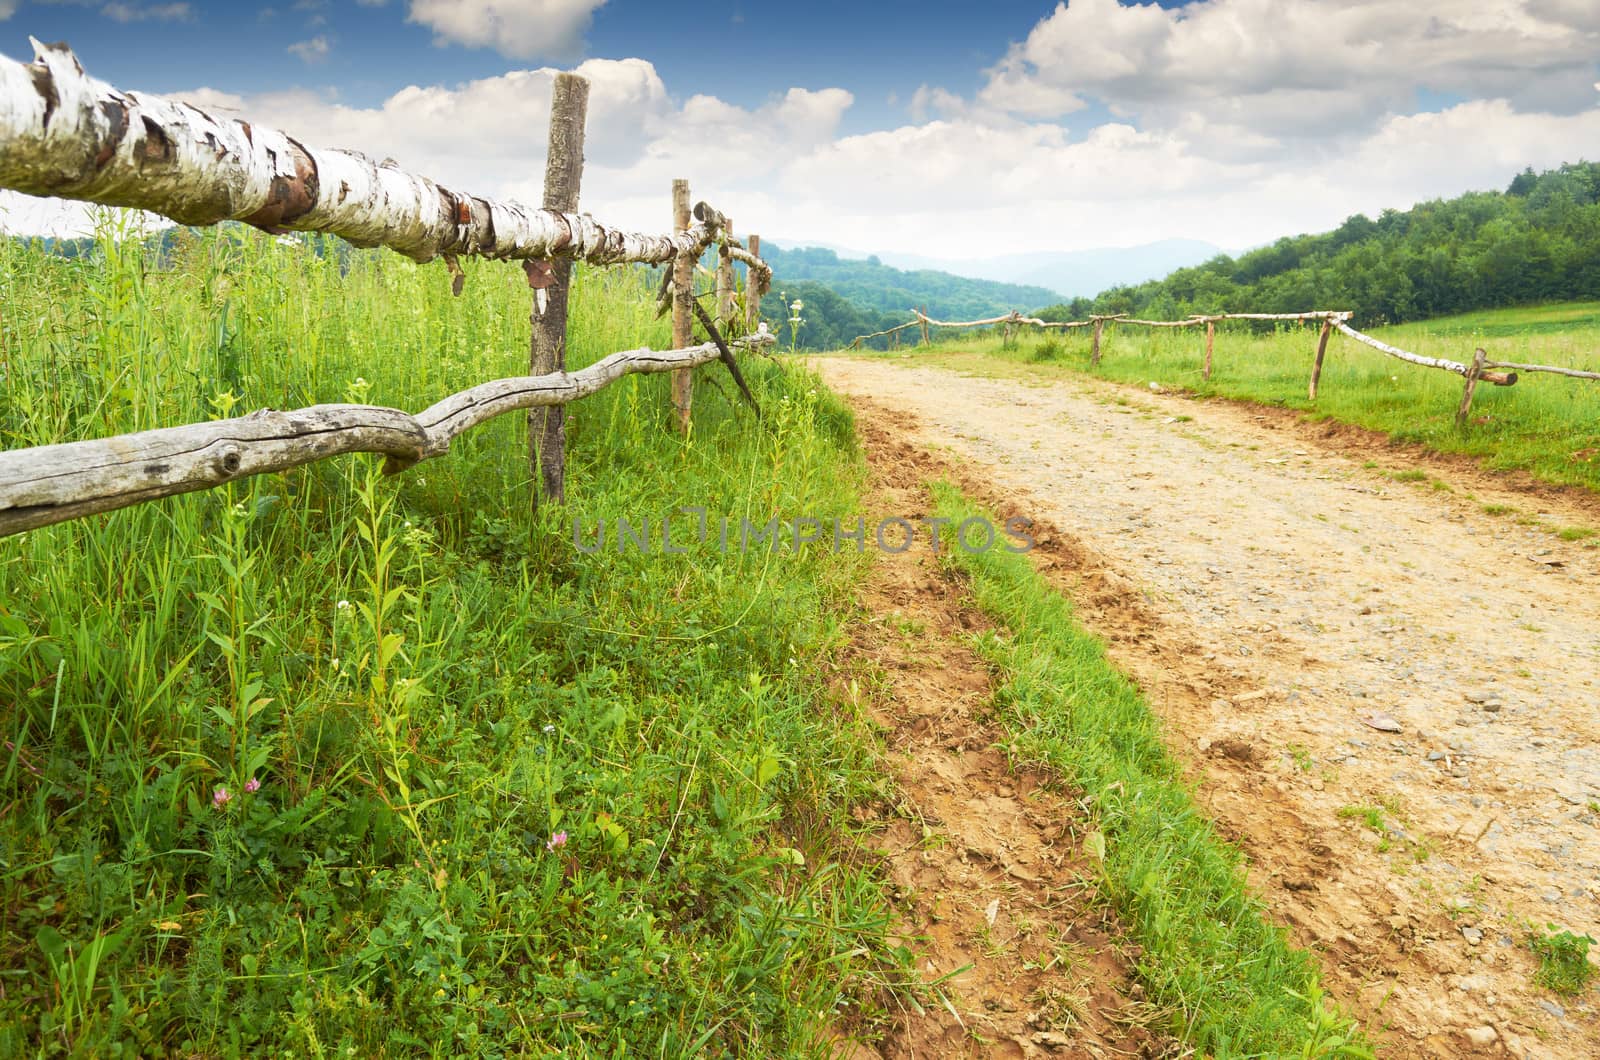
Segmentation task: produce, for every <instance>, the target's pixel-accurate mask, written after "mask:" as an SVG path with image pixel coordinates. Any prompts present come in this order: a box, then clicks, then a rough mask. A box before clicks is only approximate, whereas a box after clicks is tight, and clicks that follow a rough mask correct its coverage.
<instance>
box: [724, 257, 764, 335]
mask: <svg viewBox="0 0 1600 1060" xmlns="http://www.w3.org/2000/svg"><path fill="white" fill-rule="evenodd" d="M733 260H735V261H742V262H744V263H745V269H746V271H745V276H744V330H745V332H746V333H747V334H748V333H750V332H753V331H755V329H756V321H758V320H760V319H761V296H762V295H764V294H766V293H767V288H768V287H769V286H770V285H771V284H772V270H771V269H768V268H767V263H766V262H764V261H762V260H761V237H760V236H758V235H756V234H755V233H754V232H752V233H751V234H750V250H749V252H748V254H746V256H745V257H740V256H739V255H738V254H737V253H736V254H734V258H733ZM755 263H760V266H761V268H763V269H766V279H765V280H762V279H760V278H759V277H758V274H757V272H756V264H755Z"/></svg>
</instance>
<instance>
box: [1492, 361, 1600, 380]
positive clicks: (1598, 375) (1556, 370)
mask: <svg viewBox="0 0 1600 1060" xmlns="http://www.w3.org/2000/svg"><path fill="white" fill-rule="evenodd" d="M1483 366H1484V367H1485V368H1509V369H1511V370H1512V371H1514V372H1551V373H1553V374H1555V375H1565V376H1571V377H1572V378H1573V379H1600V372H1585V371H1583V370H1582V369H1579V368H1562V367H1559V366H1557V365H1550V364H1513V363H1512V362H1510V361H1485V362H1483ZM1484 378H1488V376H1487V375H1486V376H1485V377H1484Z"/></svg>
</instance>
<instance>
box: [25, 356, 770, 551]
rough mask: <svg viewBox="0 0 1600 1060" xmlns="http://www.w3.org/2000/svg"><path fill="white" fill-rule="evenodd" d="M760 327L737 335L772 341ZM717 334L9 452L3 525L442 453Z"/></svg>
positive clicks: (393, 465) (667, 363)
mask: <svg viewBox="0 0 1600 1060" xmlns="http://www.w3.org/2000/svg"><path fill="white" fill-rule="evenodd" d="M775 341H776V339H775V337H774V336H772V335H769V334H765V333H762V334H758V335H754V336H751V337H749V338H747V339H742V340H740V341H738V342H736V343H734V344H733V345H735V346H744V347H749V348H753V347H756V346H760V345H770V344H771V343H773V342H775ZM721 356H722V351H721V350H719V348H718V346H717V344H716V343H714V342H706V343H702V344H700V345H698V346H690V347H688V348H685V349H675V350H661V351H656V350H649V349H638V350H627V351H623V352H620V353H613V354H611V355H610V356H609V357H605V358H603V359H601V360H599V361H597V362H595V363H594V364H592V365H590V366H589V367H588V368H585V369H583V370H582V371H579V372H573V373H571V374H568V373H566V372H555V373H552V374H549V375H542V376H519V377H515V378H511V379H498V380H495V381H494V382H490V383H482V384H480V385H478V386H475V387H472V388H471V389H469V390H464V391H462V392H461V393H459V394H452V395H451V396H450V397H447V398H445V399H444V400H443V401H440V402H439V403H437V404H435V405H432V406H430V407H429V408H427V409H425V410H423V411H422V412H419V413H417V414H416V415H415V416H412V415H409V414H407V413H405V412H402V411H400V410H398V409H389V408H380V407H377V406H372V405H314V406H312V407H311V408H305V409H298V410H295V411H292V412H274V411H272V410H270V409H263V410H261V411H259V412H253V413H251V414H250V415H248V416H243V417H240V418H237V419H231V420H220V421H212V422H208V423H196V424H190V425H188V426H184V427H165V428H162V429H160V430H154V431H141V432H139V433H137V434H125V435H121V436H119V437H116V438H106V439H101V440H96V441H87V442H66V443H62V444H59V445H44V446H38V447H36V448H33V449H17V450H12V451H9V452H0V537H3V536H5V535H7V534H15V533H18V532H20V531H23V530H31V529H33V528H35V527H40V526H49V525H50V524H51V523H60V522H65V521H66V520H68V519H77V518H81V517H83V516H85V515H93V514H94V513H96V512H107V511H111V510H113V509H116V508H126V507H127V506H129V505H131V504H138V503H140V502H142V501H149V500H155V499H157V498H159V497H170V496H173V495H175V494H179V493H190V492H193V491H195V490H203V489H210V488H211V487H213V486H219V485H221V484H223V483H224V482H231V481H233V480H235V479H240V478H246V477H248V476H251V475H260V474H265V473H267V472H270V471H283V470H286V469H288V468H292V467H298V466H300V465H301V464H308V463H311V462H312V461H315V460H321V459H324V458H325V457H330V456H337V455H339V454H340V453H382V454H384V455H385V456H387V457H388V458H389V464H388V466H387V470H389V471H391V472H393V471H403V470H404V469H406V468H408V467H410V466H411V465H412V464H415V463H417V462H418V461H421V460H427V459H430V458H432V457H436V456H442V455H444V454H445V453H447V452H449V450H450V442H451V440H452V439H453V438H455V437H456V436H457V435H459V434H462V433H464V432H465V431H467V430H470V429H471V428H473V427H476V426H477V425H478V424H480V423H483V422H485V421H486V420H490V419H493V418H494V417H496V416H500V415H504V414H505V413H507V412H513V411H516V410H518V409H527V408H536V407H540V406H552V405H564V404H566V403H567V402H569V401H576V400H578V399H579V398H582V397H586V396H588V395H589V394H593V393H594V392H595V391H597V390H600V389H601V388H602V387H605V386H606V385H608V384H610V383H612V382H615V381H616V380H618V379H621V378H622V377H623V376H626V375H630V374H633V373H636V372H646V373H648V372H670V371H675V370H677V369H680V368H685V367H693V366H695V365H700V364H705V363H706V362H708V361H713V360H716V359H717V358H719V357H721Z"/></svg>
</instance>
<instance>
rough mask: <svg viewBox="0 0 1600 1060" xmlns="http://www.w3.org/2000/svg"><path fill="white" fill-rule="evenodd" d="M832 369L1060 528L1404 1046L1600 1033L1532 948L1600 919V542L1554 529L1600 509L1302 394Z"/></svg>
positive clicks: (1588, 1043) (848, 391) (1046, 561)
mask: <svg viewBox="0 0 1600 1060" xmlns="http://www.w3.org/2000/svg"><path fill="white" fill-rule="evenodd" d="M814 364H815V367H816V368H817V370H818V371H819V372H821V374H822V376H823V378H824V379H825V380H826V381H827V382H828V384H829V385H830V386H832V387H833V388H835V389H836V390H838V391H839V392H840V393H842V394H845V395H846V396H848V397H849V398H850V399H851V401H852V403H853V404H854V405H855V406H856V408H857V409H858V414H859V415H860V416H861V417H862V418H863V420H864V422H865V423H866V424H868V425H870V427H871V429H873V430H876V431H879V432H881V433H882V434H883V435H884V436H886V437H890V438H894V439H896V440H898V441H903V442H908V443H911V444H912V445H914V446H915V447H916V448H917V449H919V450H920V451H922V452H924V453H927V454H929V456H930V459H932V460H934V461H935V462H939V461H941V460H942V461H943V462H944V464H945V467H946V470H947V471H948V472H949V473H951V474H954V475H956V476H957V477H960V478H962V479H963V481H964V484H965V485H966V486H967V487H968V489H969V490H970V491H972V492H975V493H978V494H980V495H981V496H982V497H984V498H985V499H987V500H989V501H990V502H991V503H993V504H995V505H996V506H998V507H1000V508H1002V509H1003V510H1004V511H1006V512H1008V513H1011V512H1014V513H1017V514H1022V515H1026V516H1028V517H1030V518H1033V519H1034V520H1036V521H1037V522H1038V523H1039V524H1040V527H1041V535H1042V544H1043V547H1041V548H1040V549H1039V550H1038V551H1037V553H1036V555H1037V557H1038V559H1039V561H1040V564H1041V569H1043V570H1044V571H1045V572H1046V573H1047V575H1048V576H1049V577H1051V578H1052V579H1054V580H1055V581H1056V582H1057V583H1058V584H1059V585H1060V586H1061V588H1062V589H1063V591H1064V592H1066V593H1068V594H1069V595H1070V596H1072V597H1073V598H1074V600H1075V601H1076V602H1077V603H1078V605H1079V607H1080V612H1081V614H1082V617H1083V618H1084V620H1085V622H1086V623H1087V624H1089V625H1090V626H1091V627H1092V628H1094V629H1095V630H1096V631H1097V632H1098V633H1100V634H1101V635H1102V636H1103V637H1105V638H1106V640H1107V641H1108V643H1109V644H1110V645H1111V647H1112V653H1113V657H1114V658H1115V659H1116V660H1117V662H1118V663H1119V665H1121V666H1123V667H1124V668H1125V669H1126V670H1127V671H1128V672H1129V673H1130V674H1131V675H1132V676H1133V677H1134V678H1135V679H1136V680H1138V681H1139V682H1140V684H1141V685H1142V686H1143V687H1144V688H1145V690H1146V692H1147V694H1148V695H1149V697H1150V700H1151V702H1152V705H1153V706H1154V707H1155V709H1156V710H1157V711H1158V713H1160V714H1161V716H1162V717H1163V720H1164V721H1165V722H1166V724H1167V726H1168V730H1169V733H1170V742H1171V743H1172V746H1173V747H1174V749H1175V750H1176V751H1177V752H1178V753H1179V754H1180V755H1182V756H1184V757H1185V758H1186V759H1187V760H1188V761H1190V762H1191V763H1192V764H1193V766H1194V769H1195V771H1196V777H1197V779H1198V780H1199V781H1200V784H1201V786H1200V789H1199V797H1200V800H1201V802H1202V804H1204V805H1205V806H1206V807H1207V808H1208V810H1209V812H1210V813H1211V814H1212V815H1213V816H1214V817H1215V819H1216V820H1217V821H1218V823H1219V826H1220V827H1221V828H1222V829H1223V831H1224V832H1225V833H1227V834H1228V835H1230V836H1231V837H1232V838H1234V839H1235V840H1236V841H1238V842H1239V843H1240V844H1241V845H1242V846H1243V847H1244V849H1245V850H1246V852H1247V853H1248V854H1249V856H1250V858H1251V860H1252V862H1253V864H1254V873H1253V875H1254V880H1255V883H1256V884H1257V886H1258V887H1259V888H1260V890H1261V892H1262V893H1263V894H1264V895H1265V896H1266V897H1267V898H1268V901H1269V903H1270V904H1271V906H1272V908H1273V909H1274V911H1275V912H1276V913H1277V915H1279V916H1280V917H1281V918H1282V919H1283V921H1284V922H1285V923H1286V924H1288V925H1289V926H1290V927H1291V930H1292V931H1293V932H1294V933H1295V935H1296V937H1297V938H1298V940H1299V941H1300V942H1301V943H1302V944H1304V945H1306V946H1308V947H1311V948H1312V949H1314V950H1316V951H1317V952H1319V953H1320V954H1322V957H1323V961H1324V966H1325V967H1326V968H1327V972H1328V979H1329V986H1330V989H1331V990H1332V991H1333V992H1334V993H1335V994H1336V996H1338V997H1339V998H1340V1000H1341V1001H1343V1002H1344V1003H1345V1004H1346V1005H1348V1006H1350V1007H1351V1008H1352V1010H1354V1011H1355V1012H1356V1013H1357V1014H1358V1015H1359V1016H1361V1017H1362V1018H1363V1019H1364V1020H1365V1021H1366V1023H1367V1024H1368V1026H1369V1028H1370V1029H1371V1030H1372V1032H1373V1033H1374V1034H1375V1035H1376V1036H1377V1037H1379V1038H1380V1039H1381V1040H1382V1041H1384V1042H1385V1044H1386V1046H1387V1048H1386V1049H1385V1052H1386V1054H1388V1055H1397V1056H1405V1055H1417V1056H1455V1055H1470V1054H1476V1053H1481V1054H1482V1055H1503V1054H1507V1053H1509V1054H1511V1055H1517V1056H1551V1057H1567V1056H1594V1055H1600V1019H1597V1013H1596V1007H1595V994H1594V992H1593V991H1592V990H1591V991H1590V992H1589V993H1588V994H1587V995H1584V996H1582V997H1580V998H1577V999H1570V998H1563V997H1559V996H1557V995H1555V994H1553V993H1551V992H1549V991H1548V990H1545V989H1543V988H1542V987H1539V986H1537V985H1536V984H1535V983H1534V981H1533V976H1534V972H1535V970H1536V968H1537V961H1536V960H1535V958H1534V956H1533V954H1532V952H1531V951H1530V949H1529V947H1528V945H1527V940H1528V938H1529V935H1530V932H1532V931H1545V930H1549V926H1550V925H1556V926H1557V927H1559V928H1561V929H1568V930H1572V931H1575V932H1579V933H1587V934H1589V935H1593V936H1597V937H1600V742H1597V739H1596V737H1597V732H1600V688H1597V685H1596V680H1597V661H1600V550H1596V549H1594V548H1592V547H1587V546H1588V542H1586V541H1584V540H1564V539H1563V538H1562V537H1560V536H1558V534H1557V533H1556V532H1555V531H1556V530H1558V529H1560V528H1569V527H1584V526H1600V505H1596V504H1594V503H1593V501H1592V500H1591V499H1586V498H1584V497H1582V496H1577V495H1570V494H1561V493H1557V492H1555V491H1545V492H1537V491H1534V492H1530V491H1529V490H1528V489H1525V488H1518V486H1519V484H1518V483H1516V482H1514V481H1512V480H1508V479H1506V478H1503V477H1499V476H1495V475H1493V474H1489V473H1485V472H1482V471H1480V470H1477V469H1476V468H1474V467H1472V466H1470V465H1466V464H1463V463H1461V462H1459V461H1442V460H1439V461H1433V462H1431V463H1429V462H1424V463H1423V464H1422V465H1421V470H1419V468H1418V464H1417V458H1415V457H1413V456H1410V455H1408V454H1407V453H1406V452H1404V451H1400V450H1395V449H1391V448H1388V447H1385V446H1383V445H1381V444H1379V443H1377V442H1375V441H1374V440H1372V439H1371V438H1369V437H1366V436H1364V435H1360V434H1359V433H1356V432H1351V431H1348V430H1344V429H1336V428H1332V427H1323V426H1317V425H1307V424H1303V423H1300V422H1299V421H1298V420H1296V419H1294V418H1293V417H1291V416H1289V415H1287V414H1283V413H1281V412H1279V411H1278V410H1259V409H1252V408H1250V407H1247V406H1239V405H1233V404H1228V403H1222V402H1198V401H1193V400H1188V399H1185V398H1183V397H1180V396H1175V395H1170V394H1164V393H1153V392H1144V391H1140V390H1136V389H1133V388H1128V387H1121V386H1116V385H1114V384H1106V383H1101V382H1099V381H1095V380H1090V379H1083V378H1073V379H1065V380H1053V381H1051V382H1050V383H1049V384H1048V385H1027V384H1025V383H1022V382H1019V381H1016V380H999V379H990V378H977V377H970V376H962V375H958V374H956V373H954V372H951V371H948V370H943V369H938V368H932V367H923V366H915V365H911V364H908V363H906V362H905V361H886V360H865V359H859V360H857V359H845V358H824V359H818V360H816V361H815V362H814ZM1568 536H1575V535H1573V534H1571V533H1570V532H1569V535H1568ZM1590 540H1593V539H1590ZM1596 956H1600V955H1596Z"/></svg>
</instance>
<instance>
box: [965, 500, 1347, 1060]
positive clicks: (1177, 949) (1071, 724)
mask: <svg viewBox="0 0 1600 1060" xmlns="http://www.w3.org/2000/svg"><path fill="white" fill-rule="evenodd" d="M934 496H935V502H936V504H935V506H936V508H937V509H938V514H939V515H940V516H944V517H946V518H948V519H950V520H951V521H952V522H953V523H954V524H956V525H959V524H960V522H961V521H962V520H965V519H968V518H972V517H975V516H983V517H985V518H992V517H991V516H989V515H988V514H987V513H985V512H983V511H982V510H981V509H980V508H978V507H976V506H975V505H973V504H972V503H971V502H969V501H968V500H966V499H965V498H964V497H963V496H962V495H961V494H960V493H959V492H958V491H957V490H956V489H955V488H953V487H951V486H949V485H945V484H939V485H936V487H935V490H934ZM950 555H951V559H950V562H952V563H954V564H956V565H957V567H958V568H959V569H960V570H962V571H964V572H965V573H966V575H967V576H968V578H969V580H970V589H971V592H972V595H973V597H974V599H975V600H976V602H977V604H978V606H980V607H981V608H982V609H983V610H984V611H985V612H987V613H988V614H989V615H991V616H992V617H993V618H994V619H995V620H996V621H998V622H1000V623H1001V624H1002V625H1003V626H1004V627H1005V629H1004V631H1002V632H997V633H986V634H983V635H981V636H979V637H978V638H977V640H976V644H977V647H978V650H979V651H980V652H981V654H982V655H983V656H984V658H985V659H986V660H988V662H989V663H990V665H991V666H992V667H993V668H994V670H995V672H996V675H997V677H996V680H997V685H998V690H997V692H996V694H995V706H996V709H997V711H998V713H999V715H1000V717H1001V720H1002V721H1003V723H1004V724H1005V726H1006V728H1007V730H1008V733H1009V739H1010V741H1011V746H1010V750H1011V751H1012V753H1013V754H1017V755H1020V756H1022V757H1025V758H1027V759H1030V760H1033V761H1039V762H1043V763H1046V764H1047V765H1049V766H1050V767H1051V768H1053V769H1055V770H1057V771H1059V772H1060V773H1061V775H1062V776H1063V777H1064V778H1065V779H1066V780H1067V782H1069V783H1070V784H1072V785H1073V786H1074V787H1076V788H1078V789H1080V790H1081V791H1082V793H1083V800H1082V801H1083V802H1084V804H1085V805H1086V806H1088V807H1089V808H1090V812H1091V814H1092V816H1093V817H1094V819H1095V824H1096V828H1097V831H1096V832H1094V833H1091V834H1090V835H1089V836H1088V837H1087V840H1086V842H1085V846H1086V848H1087V849H1089V850H1090V851H1091V852H1097V851H1098V852H1101V853H1103V860H1102V869H1103V875H1104V881H1103V886H1102V892H1103V893H1104V894H1105V895H1106V896H1107V897H1108V898H1109V899H1110V901H1111V903H1112V905H1113V907H1114V908H1115V909H1116V910H1117V912H1118V913H1119V914H1120V915H1121V917H1122V919H1123V922H1124V924H1125V925H1126V926H1127V928H1128V929H1129V930H1130V932H1131V934H1132V937H1133V939H1134V941H1136V942H1138V943H1139V944H1140V945H1141V946H1142V947H1143V955H1142V956H1141V957H1140V958H1139V959H1138V961H1137V962H1136V971H1137V974H1138V975H1139V976H1140V978H1141V979H1142V980H1143V981H1144V982H1145V984H1146V986H1147V990H1148V994H1149V997H1150V998H1151V1000H1152V1002H1153V1003H1155V1004H1157V1005H1160V1006H1165V1007H1168V1008H1170V1010H1171V1011H1172V1012H1173V1014H1174V1015H1173V1025H1172V1030H1173V1031H1174V1032H1175V1033H1177V1034H1179V1035H1181V1036H1182V1037H1183V1038H1184V1039H1185V1040H1187V1041H1189V1042H1191V1043H1192V1044H1194V1045H1195V1046H1196V1047H1198V1048H1199V1049H1200V1050H1202V1051H1203V1052H1205V1053H1207V1054H1209V1055H1214V1056H1217V1057H1236V1056H1271V1057H1283V1056H1304V1057H1317V1056H1352V1057H1354V1056H1365V1055H1369V1054H1368V1053H1367V1051H1366V1048H1365V1046H1364V1045H1362V1044H1361V1041H1360V1037H1359V1035H1358V1034H1357V1033H1356V1031H1355V1030H1354V1029H1353V1027H1352V1026H1351V1025H1350V1023H1349V1022H1348V1021H1347V1020H1346V1019H1344V1018H1343V1017H1341V1016H1338V1015H1337V1014H1335V1013H1333V1012H1331V1011H1330V1010H1329V1009H1327V1008H1326V1007H1325V1006H1324V1005H1323V1003H1322V1001H1321V995H1320V990H1319V986H1318V975H1317V971H1316V966H1315V963H1314V962H1313V961H1312V960H1311V959H1310V958H1309V957H1308V956H1307V955H1306V954H1305V953H1303V952H1301V951H1299V950H1297V949H1295V948H1294V947H1293V946H1291V945H1290V944H1289V942H1288V941H1287V940H1286V938H1285V936H1284V933H1283V931H1282V930H1281V929H1280V928H1278V927H1276V926H1273V925H1272V924H1271V923H1270V922H1269V921H1268V918H1267V916H1266V911H1265V908H1264V906H1263V904H1262V902H1261V900H1260V899H1259V898H1257V897H1256V896H1255V895H1254V894H1252V893H1251V890H1250V888H1249V886H1248V884H1247V882H1246V879H1245V874H1244V869H1243V864H1242V858H1241V856H1240V854H1239V852H1238V851H1237V850H1235V849H1234V848H1233V847H1231V846H1230V845H1229V844H1227V843H1226V842H1224V841H1223V840H1222V839H1221V838H1219V837H1218V836H1217V834H1216V832H1215V830H1214V829H1213V828H1212V826H1211V824H1210V823H1209V822H1208V821H1207V820H1206V818H1205V817H1204V816H1202V815H1201V814H1200V812H1199V811H1198V810H1197V809H1196V808H1195V805H1194V801H1193V799H1192V797H1191V795H1190V793H1189V790H1188V788H1187V787H1186V785H1185V783H1184V780H1183V775H1182V770H1181V768H1180V767H1179V765H1178V763H1177V762H1176V761H1175V760H1174V759H1173V758H1172V757H1171V755H1169V754H1168V753H1167V751H1166V748H1165V747H1164V745H1163V743H1162V734H1161V730H1160V726H1159V725H1158V723H1157V722H1156V719H1155V717H1154V716H1153V715H1152V713H1151V711H1150V709H1149V707H1148V706H1147V705H1146V704H1145V702H1144V701H1143V699H1142V698H1141V696H1140V693H1139V691H1138V689H1137V688H1136V687H1135V686H1134V685H1133V684H1132V683H1131V682H1129V681H1128V680H1127V679H1126V678H1125V677H1123V676H1122V675H1121V674H1120V673H1118V672H1117V670H1116V669H1115V668H1114V667H1113V666H1112V665H1111V663H1110V662H1109V661H1108V660H1107V659H1106V656H1105V651H1104V647H1103V646H1102V645H1101V643H1100V642H1099V641H1097V640H1096V639H1095V638H1094V637H1092V636H1090V635H1089V634H1088V633H1087V632H1085V631H1084V630H1083V628H1082V627H1081V626H1079V625H1078V623H1077V621H1076V620H1075V619H1074V617H1073V613H1072V608H1071V605H1070V604H1068V603H1067V601H1066V600H1065V599H1064V598H1063V597H1062V596H1061V595H1060V594H1059V593H1057V592H1055V591H1054V590H1052V589H1051V588H1050V587H1049V586H1048V585H1047V584H1046V583H1045V582H1044V581H1043V580H1042V579H1041V578H1040V577H1039V575H1038V574H1037V573H1036V572H1035V571H1034V569H1033V567H1032V565H1031V563H1030V562H1029V561H1028V559H1027V557H1026V556H1024V555H1019V554H1013V553H1009V552H1006V551H1003V550H998V549H996V550H991V551H988V552H983V553H977V554H971V553H966V552H961V551H957V552H954V553H951V554H950Z"/></svg>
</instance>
